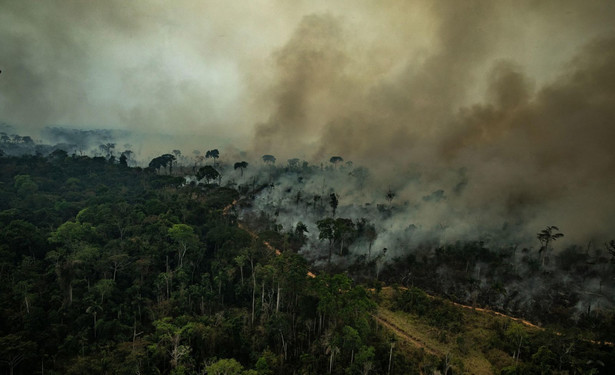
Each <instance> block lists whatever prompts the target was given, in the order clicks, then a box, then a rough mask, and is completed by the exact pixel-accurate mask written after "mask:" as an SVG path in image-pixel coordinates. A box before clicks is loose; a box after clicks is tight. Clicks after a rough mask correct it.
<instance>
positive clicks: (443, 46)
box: [0, 0, 615, 242]
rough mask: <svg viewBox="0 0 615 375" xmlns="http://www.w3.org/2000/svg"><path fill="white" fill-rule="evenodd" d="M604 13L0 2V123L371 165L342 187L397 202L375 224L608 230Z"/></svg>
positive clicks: (609, 50) (183, 0) (390, 4)
mask: <svg viewBox="0 0 615 375" xmlns="http://www.w3.org/2000/svg"><path fill="white" fill-rule="evenodd" d="M613 16H615V4H613V3H611V2H599V1H589V2H578V1H571V0H569V1H555V0H553V1H541V2H535V1H533V0H524V1H517V2H492V1H482V0H475V1H463V2H459V1H428V0H413V1H398V0H385V1H379V2H373V1H367V0H365V1H362V0H360V1H350V0H340V1H335V2H331V1H325V0H316V1H314V0H312V1H301V0H300V1H295V2H293V3H292V4H289V3H288V2H284V1H277V0H269V1H266V0H262V1H254V2H249V3H241V4H238V3H237V4H232V3H231V4H228V3H220V2H214V1H194V0H179V1H175V2H173V4H172V5H169V4H167V3H165V2H156V1H154V2H152V1H139V0H136V1H131V2H129V3H127V2H125V1H118V0H111V1H105V2H103V3H93V2H80V1H54V0H50V1H45V2H43V3H41V2H30V1H10V0H5V1H0V34H1V35H2V38H0V69H1V70H2V74H0V122H3V123H6V124H8V125H11V126H13V127H14V129H15V132H16V133H19V134H22V135H32V136H37V134H38V132H40V131H41V130H42V129H44V128H45V127H46V126H50V125H55V124H62V126H66V127H69V128H77V129H86V130H87V129H90V130H91V129H103V128H111V129H119V130H124V131H128V132H129V133H124V134H129V136H126V139H116V140H115V142H116V143H118V144H124V143H129V144H131V145H132V149H133V151H135V152H137V153H139V154H140V159H141V160H142V161H145V164H147V160H148V158H151V157H153V156H156V155H157V154H160V153H164V152H170V151H171V150H172V149H181V150H182V151H183V154H184V155H190V154H191V152H192V150H195V149H196V150H201V153H203V152H204V150H207V149H213V148H218V149H220V150H221V155H222V158H224V157H228V158H231V157H237V158H241V160H247V161H249V162H250V163H251V164H252V165H255V164H256V163H257V159H258V158H259V157H260V156H261V155H263V154H273V155H275V156H276V157H277V159H278V160H280V161H283V160H286V159H288V158H295V157H297V158H301V159H305V160H308V161H310V162H314V163H316V164H319V163H321V162H324V163H327V162H328V160H329V157H330V156H333V155H341V156H342V157H344V159H345V160H352V161H353V162H354V163H355V166H358V165H365V166H367V167H369V170H370V174H371V175H372V177H373V178H372V179H371V180H369V181H371V182H369V181H368V182H367V186H366V187H365V191H362V192H361V194H359V193H356V192H353V191H348V195H346V196H342V198H341V199H342V202H343V200H350V199H352V198H353V197H354V198H356V199H359V200H360V201H361V202H372V203H375V202H380V200H382V197H383V196H384V194H385V192H386V191H387V189H388V188H391V189H393V190H394V191H395V192H396V194H397V197H396V202H408V207H412V208H414V211H412V215H411V216H410V214H408V215H405V216H404V215H400V214H399V213H398V215H396V218H397V219H396V220H398V223H393V222H391V226H395V227H399V228H406V227H407V226H408V225H410V223H414V222H417V221H419V219H420V222H421V223H423V224H422V225H423V228H427V227H429V228H433V227H440V228H447V229H446V230H445V231H444V233H446V235H447V236H450V238H453V237H454V236H456V235H459V236H463V235H465V234H466V233H468V232H472V231H476V230H477V228H484V230H485V231H487V229H488V228H501V227H504V226H505V227H506V228H508V231H510V230H511V229H510V228H515V230H518V231H519V235H521V234H523V235H524V236H526V237H528V236H529V238H532V237H533V234H535V233H536V232H537V231H538V230H539V229H540V228H543V227H544V226H546V225H558V226H559V227H560V228H562V231H563V232H564V233H566V237H565V239H564V241H570V242H581V241H585V240H587V239H589V238H602V237H609V236H611V237H612V234H611V233H612V230H613V228H612V225H611V224H610V223H612V222H613V218H614V217H613V216H614V214H613V213H614V212H615V199H613V194H612V186H613V182H614V179H615V173H613V163H614V160H613V159H614V154H613V151H612V147H610V143H611V142H612V141H611V140H612V139H614V138H613V133H614V130H613V129H614V126H613V119H614V117H615V105H614V104H615V103H613V101H614V100H615V95H614V94H615V92H614V90H615V82H614V76H613V72H614V71H615V69H614V68H615V66H614V65H615V57H614V52H613V51H614V49H613V47H614V43H615V39H614V38H615V30H614V29H613V26H612V19H613ZM115 134H119V133H115ZM161 150H162V151H161ZM242 151H245V153H242ZM233 161H239V159H238V160H227V162H230V163H232V162H233ZM333 182H334V181H333V180H332V181H331V183H333ZM344 183H345V182H344V181H338V182H336V184H337V185H335V186H333V185H331V186H330V188H332V189H334V190H335V191H347V190H348V189H346V190H345V189H344V188H343V187H342V186H343V185H344ZM352 186H353V189H355V190H356V189H358V185H354V184H353V185H352ZM437 191H442V193H440V194H441V195H439V196H440V201H439V202H435V201H433V200H432V201H426V200H423V197H429V196H431V195H432V194H433V193H434V192H437ZM436 196H438V195H437V194H436ZM410 211H411V210H408V212H410ZM417 215H418V216H417ZM579 218H582V220H581V219H579ZM496 223H497V224H496Z"/></svg>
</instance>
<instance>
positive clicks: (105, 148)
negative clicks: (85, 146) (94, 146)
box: [98, 143, 115, 159]
mask: <svg viewBox="0 0 615 375" xmlns="http://www.w3.org/2000/svg"><path fill="white" fill-rule="evenodd" d="M98 148H99V149H100V151H102V152H103V153H104V154H105V156H106V157H107V159H108V158H110V157H111V155H113V149H115V143H105V144H102V145H100V146H98Z"/></svg>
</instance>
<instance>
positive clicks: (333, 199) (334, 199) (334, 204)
mask: <svg viewBox="0 0 615 375" xmlns="http://www.w3.org/2000/svg"><path fill="white" fill-rule="evenodd" d="M338 204H339V201H338V199H337V194H335V193H331V194H329V205H330V206H331V211H332V213H333V217H335V212H336V211H337V206H338Z"/></svg>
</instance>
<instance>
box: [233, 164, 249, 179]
mask: <svg viewBox="0 0 615 375" xmlns="http://www.w3.org/2000/svg"><path fill="white" fill-rule="evenodd" d="M247 167H248V162H247V161H239V162H237V163H235V165H234V166H233V168H234V169H235V170H237V169H239V170H241V177H243V170H244V169H246V168H247Z"/></svg>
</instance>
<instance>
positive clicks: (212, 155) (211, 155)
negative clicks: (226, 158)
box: [205, 148, 220, 167]
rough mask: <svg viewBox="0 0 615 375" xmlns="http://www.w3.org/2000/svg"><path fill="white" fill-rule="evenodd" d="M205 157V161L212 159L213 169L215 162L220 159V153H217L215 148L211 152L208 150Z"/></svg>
mask: <svg viewBox="0 0 615 375" xmlns="http://www.w3.org/2000/svg"><path fill="white" fill-rule="evenodd" d="M205 157H206V158H207V159H209V158H212V159H213V160H214V161H213V166H214V167H215V166H216V160H217V159H218V158H219V157H220V152H219V151H218V149H217V148H215V149H213V150H208V151H207V152H206V153H205Z"/></svg>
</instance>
